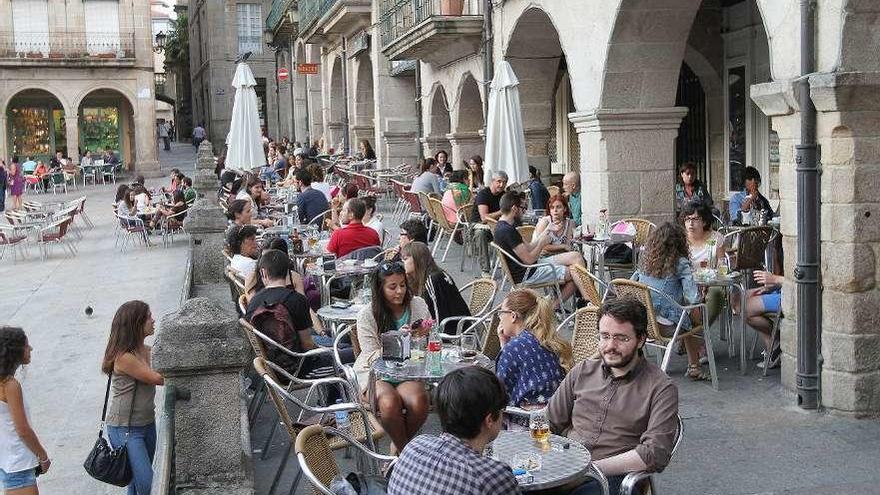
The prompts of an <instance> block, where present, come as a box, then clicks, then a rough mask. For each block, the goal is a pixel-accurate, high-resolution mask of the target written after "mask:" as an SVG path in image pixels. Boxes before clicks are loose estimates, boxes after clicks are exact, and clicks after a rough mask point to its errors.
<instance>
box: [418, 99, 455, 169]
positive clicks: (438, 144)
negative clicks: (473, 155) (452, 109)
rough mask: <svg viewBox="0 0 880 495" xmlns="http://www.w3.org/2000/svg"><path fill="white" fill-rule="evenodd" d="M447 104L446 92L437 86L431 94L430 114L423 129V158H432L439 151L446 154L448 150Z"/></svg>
mask: <svg viewBox="0 0 880 495" xmlns="http://www.w3.org/2000/svg"><path fill="white" fill-rule="evenodd" d="M449 131H450V126H449V103H448V101H447V99H446V90H444V89H443V86H442V85H440V84H437V85H436V86H434V91H433V92H432V93H431V113H430V114H428V126H427V128H426V129H425V137H424V138H422V143H423V145H424V152H425V156H434V154H435V153H437V152H438V151H440V150H444V151H446V152H447V153H448V152H449V149H450V144H449V138H448V137H447V135H448V134H449Z"/></svg>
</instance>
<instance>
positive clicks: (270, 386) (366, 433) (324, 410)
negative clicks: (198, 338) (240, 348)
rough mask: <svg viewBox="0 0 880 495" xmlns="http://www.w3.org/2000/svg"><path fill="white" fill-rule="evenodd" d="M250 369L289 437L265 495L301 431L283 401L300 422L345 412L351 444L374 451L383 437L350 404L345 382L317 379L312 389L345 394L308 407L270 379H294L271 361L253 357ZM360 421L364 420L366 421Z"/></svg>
mask: <svg viewBox="0 0 880 495" xmlns="http://www.w3.org/2000/svg"><path fill="white" fill-rule="evenodd" d="M254 369H255V370H256V372H257V373H258V374H259V375H260V376H262V377H263V380H264V381H265V382H266V385H267V387H266V390H267V393H268V395H269V398H270V399H272V403H273V404H274V405H275V409H276V410H277V412H278V417H279V418H280V419H281V423H282V424H283V425H284V427H285V430H286V431H287V434H288V436H289V437H290V446H289V447H288V448H287V449H286V450H285V452H284V457H283V458H282V459H281V464H279V466H278V471H277V472H276V474H275V478H274V479H273V481H272V485H271V487H270V488H269V494H270V495H271V494H272V493H274V492H275V489H276V488H277V486H278V481H279V480H280V479H281V475H282V474H283V473H284V468H285V467H287V461H288V459H289V457H290V451H291V450H293V449H294V446H295V445H296V437H297V435H299V433H300V431H302V429H303V426H302V422H296V423H295V422H294V421H293V419H292V417H291V415H290V412H289V411H288V409H287V402H293V403H294V404H295V405H296V406H297V407H298V408H299V409H300V410H301V413H300V419H302V417H303V416H304V415H305V413H310V414H312V415H320V416H321V417H322V418H323V417H324V416H325V415H328V414H333V413H335V412H337V411H345V412H348V413H349V417H350V419H351V430H352V433H353V435H352V436H353V438H352V440H353V441H355V443H360V442H365V443H366V444H367V445H368V446H369V447H370V449H372V450H375V448H376V443H375V441H376V440H377V439H379V438H381V436H382V435H383V430H382V427H381V425H379V423H378V422H377V421H376V420H375V418H373V417H372V415H371V414H369V413H367V412H366V411H364V409H363V407H361V406H360V405H359V404H357V403H356V402H355V401H354V396H353V395H352V394H351V392H350V391H349V389H348V382H347V381H345V380H343V379H342V378H335V377H334V378H324V379H322V380H317V381H316V383H314V384H313V387H317V386H332V385H340V384H341V385H343V389H344V390H346V391H347V393H346V394H345V396H344V398H343V401H345V402H344V403H342V404H333V405H330V406H326V407H321V406H312V405H309V404H308V402H307V401H301V400H299V399H298V398H296V397H295V396H294V395H293V394H291V393H290V392H288V391H287V389H286V388H285V387H283V386H281V384H280V383H278V381H277V380H275V379H274V378H273V375H275V374H276V373H277V374H279V375H281V376H283V377H286V378H288V379H290V380H294V379H295V377H293V376H291V375H290V374H289V373H287V372H286V371H285V370H284V369H282V368H280V367H278V366H276V365H274V364H273V363H272V362H271V361H266V360H264V359H262V358H259V357H258V358H254ZM364 418H367V419H366V420H365V419H364ZM348 446H349V443H348V441H345V440H338V439H334V440H333V441H331V442H329V443H328V447H329V449H330V450H338V449H342V448H346V447H348ZM301 476H302V472H300V473H298V474H297V476H296V479H295V480H294V482H293V486H292V487H291V493H292V492H294V491H295V490H296V486H297V485H298V484H299V480H300V478H301Z"/></svg>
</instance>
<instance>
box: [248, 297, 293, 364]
mask: <svg viewBox="0 0 880 495" xmlns="http://www.w3.org/2000/svg"><path fill="white" fill-rule="evenodd" d="M251 324H252V325H253V326H254V328H256V329H257V330H259V331H260V332H262V333H264V334H265V335H266V336H267V337H269V338H270V339H272V340H274V341H275V342H278V343H279V344H281V345H282V346H283V347H284V348H285V349H290V350H291V351H294V352H300V351H301V349H302V344H301V343H300V341H299V334H297V332H296V329H295V328H294V327H293V320H291V318H290V313H289V312H288V311H287V307H286V306H285V305H284V304H283V303H282V302H279V303H277V304H267V305H265V306H260V307H259V308H257V309H256V310H255V311H254V314H253V315H252V316H251ZM265 347H266V356H267V357H268V358H269V360H270V361H272V362H273V363H275V364H277V365H278V366H281V367H282V368H284V369H285V370H287V371H288V372H290V373H291V374H296V372H297V371H298V368H299V365H300V361H301V360H300V359H297V358H294V357H293V356H290V355H289V354H287V353H285V352H284V351H282V350H280V349H276V348H274V347H273V346H272V345H271V344H269V345H266V346H265Z"/></svg>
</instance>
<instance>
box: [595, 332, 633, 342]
mask: <svg viewBox="0 0 880 495" xmlns="http://www.w3.org/2000/svg"><path fill="white" fill-rule="evenodd" d="M611 339H614V340H616V341H617V342H620V343H622V344H626V343H627V342H629V341H630V340H632V337H630V336H629V335H623V334H619V333H616V334H614V335H611V334H610V333H608V332H599V340H604V341H606V342H607V341H609V340H611Z"/></svg>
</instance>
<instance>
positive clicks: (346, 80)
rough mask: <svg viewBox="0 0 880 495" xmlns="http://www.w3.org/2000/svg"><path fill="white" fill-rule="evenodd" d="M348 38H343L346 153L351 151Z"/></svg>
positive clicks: (343, 141)
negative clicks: (349, 134) (349, 133)
mask: <svg viewBox="0 0 880 495" xmlns="http://www.w3.org/2000/svg"><path fill="white" fill-rule="evenodd" d="M347 59H348V38H344V37H343V38H342V101H343V103H344V105H343V112H342V127H343V134H342V143H343V144H342V147H343V149H344V150H345V152H346V153H348V151H349V150H350V149H351V147H350V146H349V144H350V143H349V136H348V131H349V129H348V60H347Z"/></svg>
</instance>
